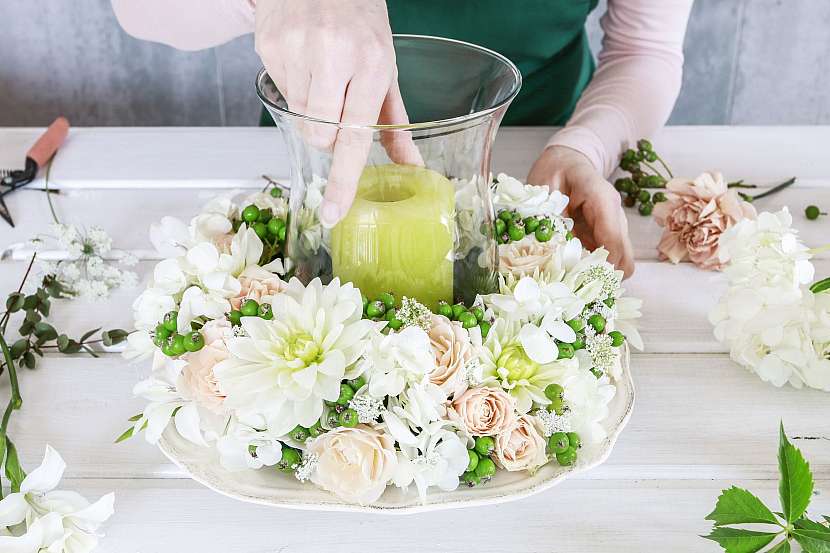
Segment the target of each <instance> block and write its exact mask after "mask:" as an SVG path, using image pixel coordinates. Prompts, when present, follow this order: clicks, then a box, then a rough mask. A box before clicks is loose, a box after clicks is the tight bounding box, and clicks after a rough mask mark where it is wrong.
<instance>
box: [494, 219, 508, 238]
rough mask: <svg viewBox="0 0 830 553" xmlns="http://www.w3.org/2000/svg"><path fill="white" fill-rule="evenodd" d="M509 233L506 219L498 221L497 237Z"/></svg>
mask: <svg viewBox="0 0 830 553" xmlns="http://www.w3.org/2000/svg"><path fill="white" fill-rule="evenodd" d="M505 232H507V223H505V222H504V219H501V218H499V219H496V236H500V235H502V234H504V233H505Z"/></svg>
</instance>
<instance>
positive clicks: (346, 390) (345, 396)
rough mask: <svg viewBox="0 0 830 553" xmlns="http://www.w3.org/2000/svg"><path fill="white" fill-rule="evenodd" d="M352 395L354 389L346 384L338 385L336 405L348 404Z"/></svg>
mask: <svg viewBox="0 0 830 553" xmlns="http://www.w3.org/2000/svg"><path fill="white" fill-rule="evenodd" d="M353 397H354V390H352V387H351V386H349V385H348V384H345V383H344V384H341V385H340V395H339V396H338V398H337V401H336V402H335V403H337V405H348V404H349V401H351V399H352V398H353Z"/></svg>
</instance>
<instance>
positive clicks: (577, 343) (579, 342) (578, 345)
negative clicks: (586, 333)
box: [571, 336, 585, 351]
mask: <svg viewBox="0 0 830 553" xmlns="http://www.w3.org/2000/svg"><path fill="white" fill-rule="evenodd" d="M571 345H572V346H573V347H574V351H576V350H580V349H585V340H583V339H582V337H581V336H577V337H576V340H574V341H573V342H571Z"/></svg>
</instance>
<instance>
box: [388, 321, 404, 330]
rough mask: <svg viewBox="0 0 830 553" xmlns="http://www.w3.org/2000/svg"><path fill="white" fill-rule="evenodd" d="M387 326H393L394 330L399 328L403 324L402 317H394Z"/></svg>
mask: <svg viewBox="0 0 830 553" xmlns="http://www.w3.org/2000/svg"><path fill="white" fill-rule="evenodd" d="M386 326H387V327H389V328H391V329H392V330H398V329H399V328H401V327H402V326H403V321H402V320H400V319H395V318H392V319H391V320H390V321H389V322H388V323H387V324H386Z"/></svg>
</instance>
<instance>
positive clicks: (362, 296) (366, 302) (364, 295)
mask: <svg viewBox="0 0 830 553" xmlns="http://www.w3.org/2000/svg"><path fill="white" fill-rule="evenodd" d="M360 299H361V300H363V314H364V315H365V314H366V307H367V306H368V305H369V298H367V297H366V294H360Z"/></svg>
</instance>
